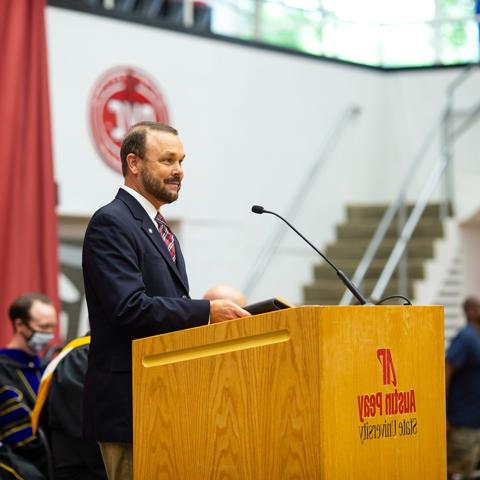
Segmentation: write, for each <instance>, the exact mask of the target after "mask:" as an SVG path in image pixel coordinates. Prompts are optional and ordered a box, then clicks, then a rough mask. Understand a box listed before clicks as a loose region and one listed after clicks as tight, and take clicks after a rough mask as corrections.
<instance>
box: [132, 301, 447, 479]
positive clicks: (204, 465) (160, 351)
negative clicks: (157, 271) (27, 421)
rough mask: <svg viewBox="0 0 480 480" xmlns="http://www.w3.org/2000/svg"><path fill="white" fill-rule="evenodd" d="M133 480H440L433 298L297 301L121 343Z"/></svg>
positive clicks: (441, 398)
mask: <svg viewBox="0 0 480 480" xmlns="http://www.w3.org/2000/svg"><path fill="white" fill-rule="evenodd" d="M133 409H134V440H133V442H134V443H133V445H134V475H135V477H134V478H135V480H160V479H172V480H203V479H205V480H207V479H208V480H211V479H223V480H227V479H232V480H252V479H258V480H265V479H268V480H270V479H272V480H276V479H307V480H310V479H322V480H323V479H325V480H341V479H348V480H355V479H361V480H365V479H375V480H377V479H389V480H392V479H398V480H406V479H408V480H417V479H418V480H420V479H421V480H427V479H431V480H439V479H445V478H446V446H445V381H444V339H443V308H442V307H436V306H435V307H412V306H408V307H403V306H358V307H356V306H355V307H354V306H351V307H299V308H292V309H288V310H282V311H279V312H275V313H269V314H264V315H257V316H252V317H248V318H244V319H240V320H234V321H229V322H224V323H220V324H215V325H209V326H205V327H199V328H194V329H190V330H183V331H179V332H174V333H170V334H166V335H158V336H155V337H149V338H144V339H141V340H137V341H135V342H134V343H133Z"/></svg>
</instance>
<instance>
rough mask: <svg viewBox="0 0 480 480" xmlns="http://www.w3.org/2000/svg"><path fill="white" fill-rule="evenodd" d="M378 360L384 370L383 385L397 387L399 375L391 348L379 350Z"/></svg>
mask: <svg viewBox="0 0 480 480" xmlns="http://www.w3.org/2000/svg"><path fill="white" fill-rule="evenodd" d="M377 358H378V361H379V362H380V365H381V366H382V368H383V384H384V385H393V386H394V387H396V386H397V375H396V374H395V367H394V366H393V360H392V352H391V350H390V349H389V348H379V349H378V350H377Z"/></svg>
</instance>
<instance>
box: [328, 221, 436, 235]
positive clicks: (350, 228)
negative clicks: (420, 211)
mask: <svg viewBox="0 0 480 480" xmlns="http://www.w3.org/2000/svg"><path fill="white" fill-rule="evenodd" d="M378 224H379V221H378V219H375V220H372V221H365V219H360V220H351V221H349V222H348V223H346V224H342V225H338V226H337V238H338V239H339V240H342V239H350V238H355V239H358V238H368V239H369V240H370V239H371V238H372V237H373V234H374V233H375V231H376V229H377V227H378ZM442 235H443V224H442V222H441V221H440V220H437V219H432V218H426V219H422V220H421V221H420V222H419V223H418V225H417V227H416V228H415V231H414V232H413V237H414V238H423V237H426V238H437V237H441V236H442ZM397 236H398V225H397V224H395V223H394V224H392V225H391V226H390V228H389V229H388V230H387V233H386V236H385V238H397Z"/></svg>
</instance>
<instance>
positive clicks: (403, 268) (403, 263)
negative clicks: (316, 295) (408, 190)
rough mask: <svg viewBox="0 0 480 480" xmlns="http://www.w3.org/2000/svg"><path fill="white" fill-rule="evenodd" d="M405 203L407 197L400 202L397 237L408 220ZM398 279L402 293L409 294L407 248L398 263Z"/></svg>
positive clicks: (399, 289)
mask: <svg viewBox="0 0 480 480" xmlns="http://www.w3.org/2000/svg"><path fill="white" fill-rule="evenodd" d="M406 207H407V206H406V204H405V199H404V201H402V203H401V204H400V208H399V210H398V222H397V223H398V225H397V227H398V230H397V237H398V238H400V237H401V235H402V232H403V229H404V227H405V222H406V221H407V208H406ZM397 279H398V291H399V293H400V295H405V296H408V251H407V249H405V250H404V251H403V254H402V257H401V259H400V262H399V264H398V270H397Z"/></svg>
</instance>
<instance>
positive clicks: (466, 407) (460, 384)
mask: <svg viewBox="0 0 480 480" xmlns="http://www.w3.org/2000/svg"><path fill="white" fill-rule="evenodd" d="M463 307H464V311H465V316H466V317H467V322H468V323H467V325H466V326H465V327H464V328H463V329H462V330H460V332H459V333H458V334H457V336H456V337H455V338H454V339H453V340H452V344H451V345H450V348H449V349H448V352H447V359H446V366H445V374H446V387H447V421H448V427H447V462H448V476H449V478H452V476H453V474H461V475H463V476H464V478H474V477H473V473H474V470H475V467H476V466H477V464H478V462H479V460H480V300H478V299H476V298H472V297H471V298H467V300H465V303H464V305H463Z"/></svg>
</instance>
